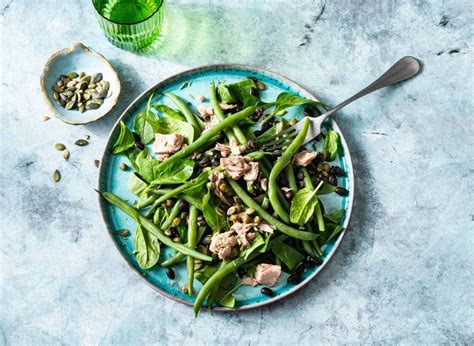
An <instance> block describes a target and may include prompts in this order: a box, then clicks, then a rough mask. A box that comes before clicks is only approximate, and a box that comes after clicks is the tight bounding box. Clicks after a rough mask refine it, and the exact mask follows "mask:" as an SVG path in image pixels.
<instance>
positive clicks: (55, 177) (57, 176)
mask: <svg viewBox="0 0 474 346" xmlns="http://www.w3.org/2000/svg"><path fill="white" fill-rule="evenodd" d="M60 180H61V173H59V171H58V170H55V171H54V173H53V181H54V182H55V183H57V182H58V181H60Z"/></svg>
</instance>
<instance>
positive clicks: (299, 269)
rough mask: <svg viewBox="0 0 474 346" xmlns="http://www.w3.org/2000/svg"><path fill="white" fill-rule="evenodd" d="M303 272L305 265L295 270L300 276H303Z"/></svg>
mask: <svg viewBox="0 0 474 346" xmlns="http://www.w3.org/2000/svg"><path fill="white" fill-rule="evenodd" d="M303 272H304V265H303V263H300V264H298V266H297V267H296V269H295V274H298V275H300V274H303Z"/></svg>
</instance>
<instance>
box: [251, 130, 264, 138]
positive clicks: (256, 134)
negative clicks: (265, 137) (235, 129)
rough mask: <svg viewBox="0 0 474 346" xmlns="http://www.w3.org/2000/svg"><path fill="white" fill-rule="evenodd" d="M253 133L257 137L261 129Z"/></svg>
mask: <svg viewBox="0 0 474 346" xmlns="http://www.w3.org/2000/svg"><path fill="white" fill-rule="evenodd" d="M253 134H254V135H255V137H258V136H260V135H261V134H262V131H255V132H254V133H253Z"/></svg>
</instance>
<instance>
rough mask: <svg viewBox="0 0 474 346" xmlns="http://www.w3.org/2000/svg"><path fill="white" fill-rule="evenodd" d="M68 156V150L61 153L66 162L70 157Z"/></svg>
mask: <svg viewBox="0 0 474 346" xmlns="http://www.w3.org/2000/svg"><path fill="white" fill-rule="evenodd" d="M70 154H71V153H70V152H69V150H67V149H66V150H64V151H63V157H64V160H66V161H67V160H69V155H70Z"/></svg>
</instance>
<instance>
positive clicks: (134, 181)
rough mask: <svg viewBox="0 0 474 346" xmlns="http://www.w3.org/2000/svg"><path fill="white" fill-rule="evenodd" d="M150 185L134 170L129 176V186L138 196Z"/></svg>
mask: <svg viewBox="0 0 474 346" xmlns="http://www.w3.org/2000/svg"><path fill="white" fill-rule="evenodd" d="M147 186H148V184H147V182H146V181H144V180H143V179H142V178H141V177H140V176H139V175H138V174H137V173H135V172H132V173H131V174H130V177H129V178H128V183H127V187H128V189H129V190H130V192H131V193H133V194H134V195H136V196H140V194H141V193H142V192H143V190H145V189H146V187H147Z"/></svg>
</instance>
